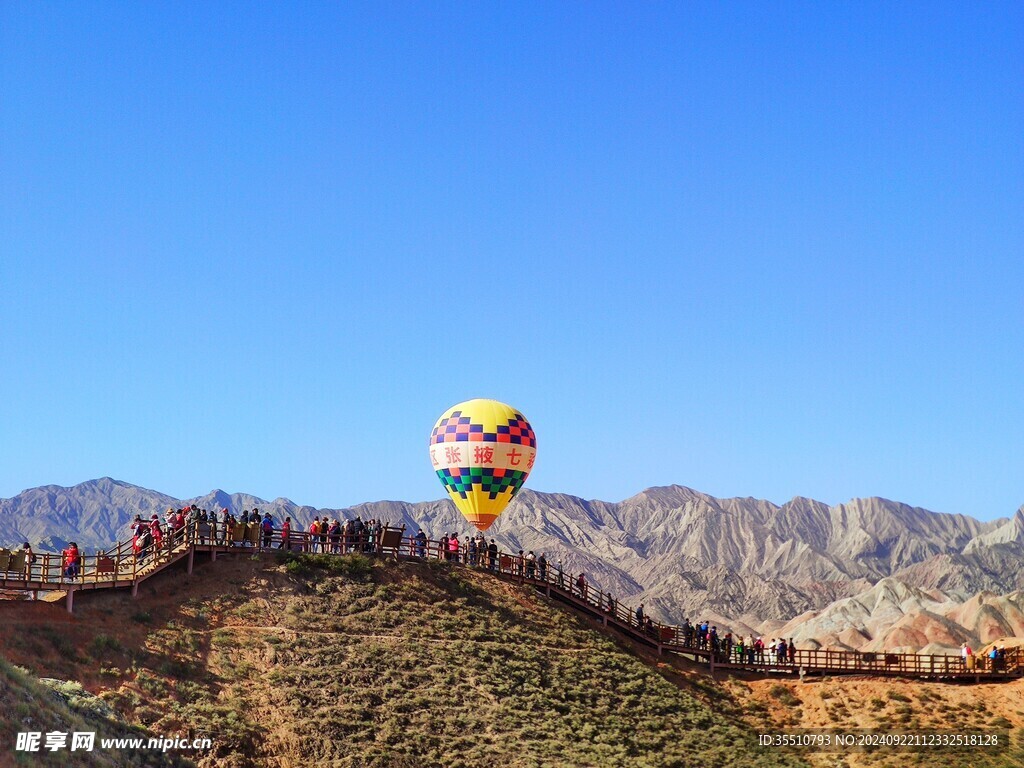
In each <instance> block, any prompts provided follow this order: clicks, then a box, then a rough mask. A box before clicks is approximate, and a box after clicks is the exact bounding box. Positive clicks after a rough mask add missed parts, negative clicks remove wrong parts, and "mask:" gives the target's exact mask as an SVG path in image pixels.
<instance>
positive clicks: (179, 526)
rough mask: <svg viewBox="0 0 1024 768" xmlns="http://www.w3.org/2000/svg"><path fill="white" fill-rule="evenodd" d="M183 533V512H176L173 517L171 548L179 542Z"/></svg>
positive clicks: (180, 510)
mask: <svg viewBox="0 0 1024 768" xmlns="http://www.w3.org/2000/svg"><path fill="white" fill-rule="evenodd" d="M184 533H185V511H184V510H182V509H179V510H178V513H177V514H176V515H175V516H174V530H173V531H172V532H171V540H172V542H173V543H172V546H173V545H174V544H177V543H178V542H179V541H181V539H182V537H183V536H184Z"/></svg>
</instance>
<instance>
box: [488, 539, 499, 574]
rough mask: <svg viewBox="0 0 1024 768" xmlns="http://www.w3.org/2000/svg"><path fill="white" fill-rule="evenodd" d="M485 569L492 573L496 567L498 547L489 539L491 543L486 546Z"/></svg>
mask: <svg viewBox="0 0 1024 768" xmlns="http://www.w3.org/2000/svg"><path fill="white" fill-rule="evenodd" d="M487 567H488V568H490V569H491V570H492V571H493V570H496V569H497V567H498V545H497V544H496V543H495V542H494V539H491V543H490V544H488V545H487Z"/></svg>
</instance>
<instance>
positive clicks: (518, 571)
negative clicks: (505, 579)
mask: <svg viewBox="0 0 1024 768" xmlns="http://www.w3.org/2000/svg"><path fill="white" fill-rule="evenodd" d="M515 560H516V561H515V564H514V565H513V566H512V570H513V572H514V573H515V575H516V576H522V575H523V550H521V549H520V550H519V554H518V555H517V556H516V559H515Z"/></svg>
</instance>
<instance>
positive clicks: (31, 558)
mask: <svg viewBox="0 0 1024 768" xmlns="http://www.w3.org/2000/svg"><path fill="white" fill-rule="evenodd" d="M21 551H22V552H23V553H25V578H26V579H27V580H29V581H31V580H32V565H33V564H34V563H35V561H36V556H35V555H34V554H32V545H31V544H29V543H28V542H27V541H26V542H25V543H24V544H22V545H21ZM33 594H34V593H33Z"/></svg>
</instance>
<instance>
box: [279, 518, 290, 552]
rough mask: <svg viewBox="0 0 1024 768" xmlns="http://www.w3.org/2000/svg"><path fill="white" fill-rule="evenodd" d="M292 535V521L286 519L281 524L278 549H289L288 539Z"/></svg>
mask: <svg viewBox="0 0 1024 768" xmlns="http://www.w3.org/2000/svg"><path fill="white" fill-rule="evenodd" d="M291 535H292V519H291V518H290V517H286V518H285V519H284V522H283V523H282V524H281V544H280V545H279V546H278V549H291V546H290V542H289V539H290V538H291Z"/></svg>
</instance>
